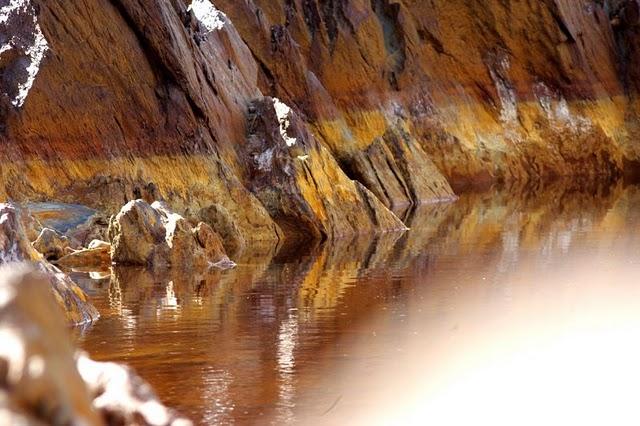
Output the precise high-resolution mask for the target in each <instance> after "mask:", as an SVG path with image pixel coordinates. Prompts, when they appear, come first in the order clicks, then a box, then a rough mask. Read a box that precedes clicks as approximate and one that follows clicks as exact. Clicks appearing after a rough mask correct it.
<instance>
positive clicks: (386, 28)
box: [371, 0, 407, 91]
mask: <svg viewBox="0 0 640 426" xmlns="http://www.w3.org/2000/svg"><path fill="white" fill-rule="evenodd" d="M371 8H372V9H373V11H374V12H375V14H376V16H377V17H378V21H379V22H380V26H381V28H382V34H383V38H384V46H385V50H386V53H387V58H386V70H385V74H386V78H387V80H388V81H389V84H390V85H391V87H392V88H393V89H394V90H396V91H398V90H400V87H399V83H398V78H399V77H400V74H402V72H403V71H404V68H405V62H406V60H407V54H406V42H405V39H404V33H403V29H402V25H401V24H400V22H399V20H398V19H399V14H400V4H399V3H390V2H389V0H371Z"/></svg>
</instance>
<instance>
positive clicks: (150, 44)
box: [0, 0, 640, 250]
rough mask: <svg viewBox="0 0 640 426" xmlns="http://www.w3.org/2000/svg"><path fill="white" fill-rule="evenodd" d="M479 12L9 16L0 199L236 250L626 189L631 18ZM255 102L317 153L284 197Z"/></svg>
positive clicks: (122, 9)
mask: <svg viewBox="0 0 640 426" xmlns="http://www.w3.org/2000/svg"><path fill="white" fill-rule="evenodd" d="M481 3H482V4H480V3H479V2H477V1H472V0H433V1H429V2H425V1H412V0H400V1H391V0H346V1H319V0H310V1H307V0H305V1H302V0H291V1H284V0H279V1H273V0H214V1H210V0H195V1H189V0H183V1H181V0H172V1H160V0H140V1H132V0H117V1H114V2H108V3H105V2H102V1H98V0H87V1H83V2H78V1H63V0H52V1H46V2H44V1H37V0H32V1H31V2H27V1H26V0H24V1H18V0H12V1H10V2H9V6H6V7H5V6H3V7H2V9H1V10H2V12H0V25H4V26H5V28H8V31H4V32H2V34H3V37H5V36H4V34H5V33H6V34H10V35H11V37H10V38H7V39H6V40H5V39H0V45H1V46H10V48H9V47H2V49H3V52H2V54H1V56H0V57H1V58H2V59H0V61H1V64H2V68H3V70H10V69H14V68H16V67H18V65H19V64H25V63H27V62H28V63H29V64H31V65H27V66H26V68H25V71H24V72H17V71H16V72H13V71H12V72H8V71H4V72H3V73H2V78H3V79H5V80H6V79H8V80H9V81H7V82H6V83H7V84H3V87H7V88H10V93H9V92H8V93H9V94H8V95H5V98H3V99H4V101H3V103H2V105H3V106H2V109H1V110H0V111H1V114H0V144H2V146H3V149H2V150H1V151H0V162H2V164H3V167H2V168H1V170H0V183H1V185H0V198H8V197H10V198H12V199H18V200H21V199H31V200H42V199H48V200H51V199H54V200H58V201H66V202H81V203H83V204H86V205H88V206H91V207H93V208H98V209H100V210H103V211H105V212H107V213H110V214H113V213H116V212H117V211H118V209H119V208H120V206H122V205H123V204H125V203H127V202H128V201H130V200H134V199H145V200H147V201H153V200H158V199H161V200H165V201H167V202H168V203H169V204H170V205H171V206H172V207H173V208H174V209H175V210H176V212H177V213H179V214H181V215H183V216H184V217H185V218H188V219H190V220H191V219H193V220H195V221H200V220H204V221H206V222H207V223H208V224H209V225H211V226H212V227H213V228H214V230H215V231H216V232H217V233H219V234H220V235H221V237H222V240H223V242H224V243H225V245H227V247H226V248H227V249H228V250H229V249H233V250H236V249H238V248H242V247H246V246H248V245H249V242H255V241H264V242H275V241H278V240H281V239H283V238H286V237H287V236H298V235H300V234H305V235H307V234H308V235H311V236H314V237H315V236H330V235H342V234H346V233H353V232H355V230H356V228H357V229H360V230H371V229H374V230H390V229H394V228H396V227H397V223H396V222H395V221H393V220H386V219H384V220H383V219H382V218H384V217H390V213H389V212H388V210H387V209H390V208H394V209H395V208H401V207H406V206H408V205H411V204H418V203H426V202H433V201H438V200H442V199H450V198H452V197H453V196H454V194H453V190H452V187H453V189H459V188H462V187H465V186H469V185H471V186H475V185H483V184H486V183H489V182H493V181H526V180H532V179H533V180H536V179H541V178H544V177H554V176H560V175H581V176H585V175H586V176H594V175H602V176H605V177H614V176H618V175H621V174H623V173H631V172H633V171H634V170H637V169H638V168H637V167H636V165H637V164H639V162H638V158H639V157H640V150H639V149H638V143H637V140H638V136H640V126H638V120H637V113H638V111H639V109H638V103H637V102H636V99H637V96H636V93H637V82H636V80H637V78H636V77H637V76H638V74H639V73H640V71H638V69H639V67H638V64H639V63H640V62H639V60H640V59H639V58H640V54H639V53H638V51H637V47H636V46H637V43H635V41H638V31H639V30H638V22H637V19H636V9H637V2H636V1H635V0H616V1H607V2H602V1H596V0H552V1H546V2H522V1H516V0H507V1H504V0H488V1H486V2H481ZM21 22H24V23H26V24H28V25H19V24H20V23H21ZM5 38H6V37H5ZM19 40H26V41H25V42H22V43H21V44H20V43H18V41H19ZM18 44H20V46H18ZM29 46H31V47H29ZM11 52H14V53H11ZM15 52H22V53H19V54H18V53H15ZM10 53H11V54H10ZM25 58H27V59H28V61H26V62H25ZM36 68H37V75H36V73H35V71H36ZM27 83H28V84H27ZM27 86H28V90H26V87H27ZM7 90H9V89H7ZM18 95H20V96H21V98H20V100H19V101H16V99H17V96H18ZM266 98H269V99H276V98H277V99H278V103H276V104H274V106H273V109H274V110H275V117H276V118H275V120H276V122H275V123H274V127H273V130H274V131H275V130H278V131H277V132H275V133H273V137H274V138H276V139H277V140H278V143H280V144H282V145H278V146H281V147H282V150H283V152H285V151H287V150H288V151H296V150H298V149H299V148H300V144H299V141H297V138H298V137H300V136H296V135H293V134H290V132H289V131H288V130H287V126H288V124H287V123H288V121H287V120H289V119H288V118H287V117H288V116H289V115H293V116H296V117H298V122H299V125H297V127H298V128H299V129H302V130H301V131H302V132H303V133H305V134H306V133H308V134H309V135H310V136H311V137H312V139H313V140H314V142H313V144H314V148H313V149H311V151H310V152H307V151H304V150H303V151H301V152H300V154H298V155H297V156H294V157H291V159H292V162H293V163H292V164H295V165H296V167H298V170H297V171H296V173H295V177H293V178H289V180H288V181H286V185H287V186H286V187H284V186H282V183H283V182H285V181H283V180H282V179H280V177H282V176H281V175H280V176H279V175H278V174H277V173H282V172H283V171H282V169H276V170H277V173H275V172H274V173H273V174H271V175H269V173H270V172H267V170H266V168H264V167H263V166H265V165H266V164H267V163H269V161H270V157H269V149H270V147H271V146H272V144H273V143H272V142H269V143H268V144H267V145H265V146H264V147H261V146H258V145H259V144H257V142H256V139H255V137H254V133H255V132H253V130H252V126H254V125H255V123H252V122H250V121H249V120H248V117H249V118H250V117H251V116H252V114H253V113H252V112H251V111H250V108H251V107H252V103H253V102H255V101H256V100H261V99H266ZM272 117H273V115H272ZM276 124H277V126H276ZM303 139H304V137H303ZM302 145H304V144H302ZM261 149H262V151H260V150H261ZM307 155H308V157H306V156H307ZM298 156H300V157H301V158H303V159H305V160H303V159H298V158H297V157H298ZM325 166H326V167H325ZM272 170H273V169H272ZM256 174H258V175H261V176H260V179H259V181H261V182H263V186H262V189H261V188H258V187H257V185H256V182H257V181H256ZM322 176H324V177H329V178H330V179H329V181H330V182H335V185H322V184H320V185H318V186H317V188H310V189H304V188H303V186H304V185H306V184H310V183H312V182H313V178H318V177H322ZM267 178H269V179H273V181H274V182H275V181H278V182H279V184H278V185H276V186H279V188H280V190H279V193H280V195H278V197H275V198H274V197H273V196H272V194H271V195H268V196H267V195H266V193H265V191H263V189H264V188H265V186H264V182H268V179H267ZM351 180H353V181H355V182H350V181H351ZM258 186H260V185H258ZM343 188H349V189H347V190H346V192H344V191H342V189H343ZM354 188H358V189H357V191H360V193H361V196H355V197H354V196H352V195H353V194H354V191H355V192H357V191H356V190H354ZM311 194H314V195H313V196H311ZM362 194H364V195H362ZM300 197H302V198H303V199H304V202H301V199H300ZM312 198H313V199H314V200H315V201H314V202H313V203H312V202H310V200H311V199H312ZM345 199H348V200H349V202H347V203H345V204H344V206H349V207H348V208H349V209H351V210H352V211H354V212H359V211H368V210H370V209H371V206H372V205H374V204H375V205H376V207H375V209H374V210H375V215H376V216H377V217H378V218H379V219H380V220H378V221H374V220H367V221H365V222H368V224H366V223H365V222H363V221H361V220H353V219H352V218H347V217H345V215H344V214H333V213H336V212H338V211H339V210H340V209H339V208H337V207H335V206H337V205H338V203H340V202H342V201H344V200H345ZM274 203H275V204H274ZM303 205H307V206H308V207H309V208H310V209H311V210H310V211H309V212H306V213H304V214H301V213H299V212H298V213H295V214H293V215H288V216H287V217H288V218H287V219H286V220H283V217H284V215H283V210H288V209H291V206H297V207H296V209H300V208H302V207H300V206H303ZM330 205H331V206H330ZM294 210H295V209H294ZM323 215H325V216H323ZM309 217H313V218H314V219H312V220H311V222H309V220H307V219H308V218H309ZM291 218H295V219H296V220H291ZM297 219H302V220H300V221H298V220H297ZM310 223H312V224H310ZM354 224H355V226H354ZM363 224H364V226H361V225H363Z"/></svg>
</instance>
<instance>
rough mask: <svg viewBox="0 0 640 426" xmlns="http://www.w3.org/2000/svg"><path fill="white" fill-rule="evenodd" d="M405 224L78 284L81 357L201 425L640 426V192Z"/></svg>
mask: <svg viewBox="0 0 640 426" xmlns="http://www.w3.org/2000/svg"><path fill="white" fill-rule="evenodd" d="M406 221H407V222H408V224H409V225H410V227H411V230H410V231H409V232H407V233H404V234H385V235H381V236H379V237H377V238H372V237H371V236H368V237H360V238H355V239H349V240H341V241H337V242H334V243H332V244H325V245H324V246H320V247H306V248H298V249H296V250H286V251H283V252H281V253H277V254H274V253H272V252H269V251H266V252H259V251H257V250H256V251H255V252H253V253H250V256H249V255H248V256H245V257H243V258H240V259H238V267H237V268H235V269H233V270H229V271H210V272H206V273H194V272H191V273H181V272H178V271H173V272H170V273H166V272H165V273H160V272H159V273H155V274H154V273H150V272H146V271H143V270H139V269H117V270H115V271H113V272H112V273H109V272H108V271H107V272H105V273H102V274H100V273H92V274H91V275H90V276H89V275H87V274H81V273H77V274H74V277H75V278H76V279H78V280H79V281H81V283H82V285H83V287H84V288H85V289H86V290H87V291H88V292H89V293H90V295H91V296H92V297H93V299H94V301H95V303H96V305H97V307H98V308H99V309H100V311H101V313H102V318H101V319H100V320H99V321H98V322H97V323H96V324H94V325H93V326H92V327H91V328H90V329H88V330H85V331H84V332H83V333H82V334H80V335H79V336H78V340H79V344H80V345H81V346H82V347H83V348H84V349H85V350H86V351H88V352H89V353H90V354H91V356H93V357H94V358H96V359H98V360H112V361H119V362H125V363H127V364H129V365H131V366H133V367H134V368H135V369H136V370H137V371H138V372H139V373H140V374H141V375H142V377H144V378H145V379H146V380H148V381H149V382H150V383H151V384H152V385H153V386H154V388H155V389H156V391H157V393H158V394H159V396H160V398H161V399H162V400H163V402H165V403H166V404H168V405H170V406H172V407H175V408H177V409H178V410H179V411H181V412H182V413H183V414H185V415H187V416H189V417H191V418H192V419H193V420H194V421H195V422H196V423H198V424H341V425H342V424H433V425H449V424H451V425H469V424H491V425H513V424H518V425H523V424H525V425H526V424H531V425H540V424H547V425H548V424H558V425H566V424H580V425H585V424H594V425H596V424H597V425H602V424H617V425H619V424H638V423H640V410H638V409H637V407H638V406H640V405H639V404H638V395H640V392H639V391H640V361H639V360H640V280H639V278H640V189H638V188H637V187H634V186H624V185H622V184H616V185H613V186H606V187H603V186H596V185H585V186H582V187H579V186H577V185H569V184H567V183H559V184H555V185H548V186H545V187H544V188H537V189H532V188H528V189H526V190H525V189H517V190H516V189H512V190H502V191H492V192H486V193H481V194H479V193H473V194H465V195H462V196H461V198H460V200H459V201H457V202H455V203H450V204H439V205H430V206H423V207H421V208H420V209H418V210H417V211H414V212H412V213H409V215H408V217H407V219H406ZM249 251H251V250H249Z"/></svg>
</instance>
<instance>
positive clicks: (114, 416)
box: [0, 263, 191, 426]
mask: <svg viewBox="0 0 640 426" xmlns="http://www.w3.org/2000/svg"><path fill="white" fill-rule="evenodd" d="M48 287H49V282H48V279H47V278H46V277H45V276H44V275H43V274H42V273H41V272H39V271H38V270H37V269H35V268H33V267H32V266H29V265H27V264H17V263H14V264H10V265H3V266H2V267H0V294H2V296H3V297H1V298H0V336H1V339H2V345H0V366H1V367H2V368H0V424H3V425H4V424H6V425H14V424H16V425H17V424H24V425H37V424H60V425H65V424H78V425H88V426H94V425H96V426H98V425H114V426H115V425H154V426H164V425H167V426H169V425H173V426H178V425H180V426H185V425H190V424H191V422H190V421H188V420H186V419H184V418H182V417H180V416H179V415H178V414H176V413H175V412H174V411H172V410H170V409H168V408H166V407H165V406H163V405H162V404H161V403H160V402H159V401H158V399H157V397H156V395H155V394H154V392H153V390H152V389H151V387H150V386H149V384H147V383H146V382H145V381H143V380H142V379H141V378H140V377H138V376H137V375H136V374H135V373H134V372H133V371H132V370H130V369H128V368H126V367H124V366H120V365H117V364H113V363H100V362H94V361H92V360H90V359H89V358H88V357H87V356H86V355H84V354H78V353H76V350H75V349H74V348H73V346H72V345H71V343H70V342H71V340H70V336H69V334H68V333H69V331H68V329H67V326H66V324H65V321H64V316H63V315H61V313H60V310H59V308H58V306H56V304H55V302H54V301H53V300H52V298H51V297H50V295H49V293H48Z"/></svg>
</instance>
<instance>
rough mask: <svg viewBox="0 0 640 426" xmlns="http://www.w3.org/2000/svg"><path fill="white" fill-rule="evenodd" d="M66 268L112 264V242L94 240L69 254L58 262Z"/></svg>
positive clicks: (98, 266)
mask: <svg viewBox="0 0 640 426" xmlns="http://www.w3.org/2000/svg"><path fill="white" fill-rule="evenodd" d="M56 264H57V265H59V266H62V267H65V268H92V267H94V268H103V267H107V266H109V265H110V264H111V244H109V243H107V242H106V241H100V240H93V241H92V242H91V243H90V244H89V247H88V248H86V249H82V250H77V251H74V252H73V253H70V254H67V255H66V256H64V257H63V258H61V259H59V260H58V261H57V262H56Z"/></svg>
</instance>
